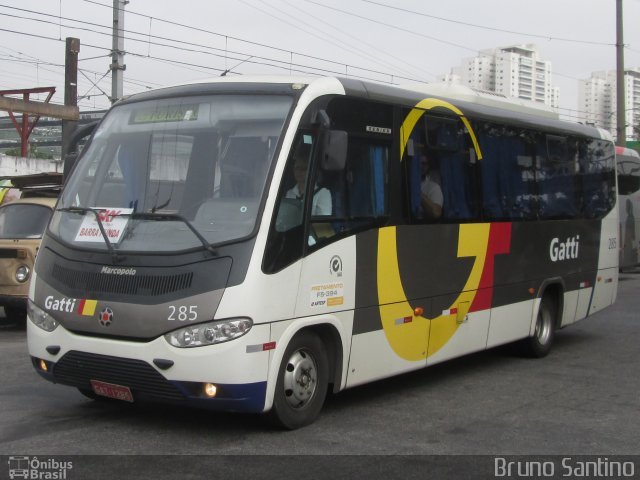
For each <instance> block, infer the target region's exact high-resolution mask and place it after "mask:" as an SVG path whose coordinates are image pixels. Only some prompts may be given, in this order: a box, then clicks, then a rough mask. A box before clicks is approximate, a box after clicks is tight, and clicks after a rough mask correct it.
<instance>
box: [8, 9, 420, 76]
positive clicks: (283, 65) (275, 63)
mask: <svg viewBox="0 0 640 480" xmlns="http://www.w3.org/2000/svg"><path fill="white" fill-rule="evenodd" d="M85 1H90V0H85ZM91 3H94V2H91ZM0 6H2V7H5V8H15V7H6V6H5V5H0ZM16 9H17V10H21V11H26V12H28V13H35V14H39V13H38V12H34V11H30V10H25V9H20V8H16ZM40 15H44V16H53V15H49V14H40ZM53 17H55V16H53ZM19 18H22V19H25V20H33V21H37V22H40V23H48V24H54V22H52V21H50V20H43V19H34V18H30V17H19ZM55 18H57V17H55ZM63 18H64V20H69V21H72V22H77V23H81V24H87V25H92V26H98V27H101V28H108V27H106V26H104V25H99V24H95V23H91V22H85V21H81V20H77V19H73V18H68V17H63ZM55 25H58V23H55ZM65 27H67V28H72V29H78V30H85V31H91V32H92V33H94V34H98V35H104V36H111V34H110V33H105V32H99V31H95V30H90V29H88V28H84V27H76V26H68V25H65ZM2 30H5V31H7V30H6V29H0V31H2ZM11 32H12V33H18V34H21V33H22V32H15V31H11ZM124 32H126V33H128V34H132V35H137V36H144V37H146V38H145V39H139V38H133V37H126V36H123V38H125V39H127V40H129V41H134V42H139V43H144V44H149V43H150V44H152V45H155V46H161V47H166V48H173V49H179V50H181V51H185V50H187V51H190V52H192V53H201V54H205V55H211V56H216V57H220V58H223V57H224V58H229V57H228V54H229V53H232V54H234V55H245V56H247V57H253V58H255V59H256V60H252V61H249V60H246V59H243V58H237V57H236V58H233V57H231V59H232V60H236V61H240V60H244V61H246V62H247V63H253V64H258V65H269V66H272V67H275V68H280V69H282V70H291V69H292V67H294V66H295V67H298V68H305V69H310V70H317V71H320V72H327V73H330V74H333V75H343V74H346V75H348V76H352V77H356V78H361V79H367V80H377V81H383V80H380V79H374V78H371V77H366V76H364V75H355V74H354V73H353V71H354V70H355V71H362V72H367V73H370V74H376V75H382V76H386V77H389V78H397V79H402V80H411V81H416V82H423V80H420V79H415V78H409V77H404V76H401V75H397V74H393V73H388V72H382V71H379V70H374V69H370V68H366V67H360V66H357V65H350V64H346V63H341V62H336V61H334V60H328V59H323V58H320V57H313V56H310V55H305V54H296V55H300V56H302V57H306V58H313V59H316V60H322V61H324V62H327V63H330V64H334V65H340V66H344V67H345V68H346V69H347V70H346V72H341V71H337V70H331V69H328V68H321V67H314V66H310V65H302V64H299V63H293V62H292V61H288V62H287V61H283V60H278V59H273V58H269V57H262V56H256V55H250V54H246V53H243V52H236V51H230V50H226V51H225V50H223V49H221V48H215V47H210V46H208V45H202V44H197V43H194V42H187V41H184V40H178V39H172V38H168V37H162V36H158V35H150V34H145V33H141V32H137V31H132V30H124ZM42 38H47V39H49V40H54V39H53V38H50V37H42ZM149 38H154V39H156V40H163V41H168V42H173V43H176V44H181V45H185V46H190V47H197V48H203V49H206V50H211V51H218V52H224V55H223V54H222V53H218V54H216V53H212V52H211V51H203V50H195V49H193V48H190V49H185V48H184V47H178V46H175V45H170V44H166V43H159V42H157V41H154V42H150V41H149V40H148V39H149ZM265 46H266V45H265ZM98 48H102V49H105V50H108V49H106V48H104V47H98ZM269 48H271V47H269ZM127 53H131V52H127ZM291 53H293V52H291ZM136 56H143V55H142V54H136ZM258 60H260V61H258ZM265 62H271V63H265ZM177 63H182V62H177ZM349 70H351V72H352V73H349ZM220 71H222V70H220ZM298 71H300V70H298ZM386 83H392V82H386Z"/></svg>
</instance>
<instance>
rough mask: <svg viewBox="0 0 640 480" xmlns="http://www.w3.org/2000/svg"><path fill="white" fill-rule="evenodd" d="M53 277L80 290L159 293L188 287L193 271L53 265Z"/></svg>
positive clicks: (155, 294) (142, 294) (152, 294)
mask: <svg viewBox="0 0 640 480" xmlns="http://www.w3.org/2000/svg"><path fill="white" fill-rule="evenodd" d="M53 278H55V279H56V280H58V281H59V282H60V283H62V284H63V285H64V286H66V287H68V288H72V289H75V290H82V291H83V292H93V293H117V294H122V295H141V296H159V295H166V294H168V293H173V292H178V291H180V290H187V289H188V288H190V287H191V282H192V281H193V272H187V273H178V274H174V275H133V276H127V275H105V274H102V273H100V272H85V271H80V270H73V269H70V268H66V267H62V266H60V265H54V266H53Z"/></svg>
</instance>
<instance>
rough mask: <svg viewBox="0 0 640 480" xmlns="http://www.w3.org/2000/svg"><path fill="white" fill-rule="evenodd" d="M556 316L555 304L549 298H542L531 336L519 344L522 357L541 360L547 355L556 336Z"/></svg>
mask: <svg viewBox="0 0 640 480" xmlns="http://www.w3.org/2000/svg"><path fill="white" fill-rule="evenodd" d="M556 314H557V308H556V304H555V302H554V301H553V299H552V298H551V297H549V296H544V297H543V298H542V301H541V302H540V308H539V309H538V316H537V317H536V327H535V330H534V332H533V336H531V337H529V338H525V339H524V340H523V341H522V342H521V344H520V346H521V350H522V353H523V354H524V355H526V356H527V357H531V358H542V357H546V356H547V355H548V354H549V352H550V351H551V346H552V345H553V339H554V338H555V336H556Z"/></svg>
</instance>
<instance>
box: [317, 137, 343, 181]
mask: <svg viewBox="0 0 640 480" xmlns="http://www.w3.org/2000/svg"><path fill="white" fill-rule="evenodd" d="M348 144H349V136H348V135H347V132H345V131H344V130H327V131H326V132H325V135H324V142H323V145H322V159H321V162H320V168H321V169H322V170H326V171H341V170H344V167H345V165H346V163H347V146H348Z"/></svg>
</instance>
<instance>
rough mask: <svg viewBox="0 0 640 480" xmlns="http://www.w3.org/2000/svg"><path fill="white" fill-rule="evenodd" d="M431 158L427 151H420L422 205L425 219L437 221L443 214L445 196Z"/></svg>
mask: <svg viewBox="0 0 640 480" xmlns="http://www.w3.org/2000/svg"><path fill="white" fill-rule="evenodd" d="M430 162H431V160H430V159H429V156H428V154H427V153H426V152H421V153H420V171H421V183H420V205H421V207H422V216H423V218H424V219H425V220H429V221H436V220H438V219H440V217H441V216H442V204H443V203H444V197H443V195H442V189H441V188H440V184H439V178H438V174H437V172H435V171H434V170H433V169H432V168H431V167H432V166H431V164H430Z"/></svg>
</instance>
